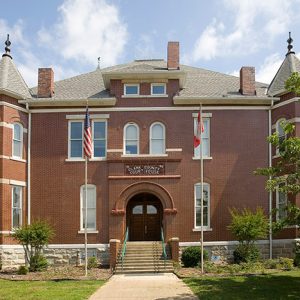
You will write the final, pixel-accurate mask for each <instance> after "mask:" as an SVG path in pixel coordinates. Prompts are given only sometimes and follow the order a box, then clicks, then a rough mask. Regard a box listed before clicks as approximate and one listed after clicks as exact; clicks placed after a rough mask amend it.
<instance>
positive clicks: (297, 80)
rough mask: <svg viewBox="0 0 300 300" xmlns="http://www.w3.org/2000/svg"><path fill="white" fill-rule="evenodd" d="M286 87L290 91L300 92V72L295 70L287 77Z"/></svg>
mask: <svg viewBox="0 0 300 300" xmlns="http://www.w3.org/2000/svg"><path fill="white" fill-rule="evenodd" d="M285 88H286V90H288V91H290V92H293V93H296V94H300V74H299V73H298V72H293V73H292V75H291V76H290V77H289V78H288V79H287V81H286V82H285Z"/></svg>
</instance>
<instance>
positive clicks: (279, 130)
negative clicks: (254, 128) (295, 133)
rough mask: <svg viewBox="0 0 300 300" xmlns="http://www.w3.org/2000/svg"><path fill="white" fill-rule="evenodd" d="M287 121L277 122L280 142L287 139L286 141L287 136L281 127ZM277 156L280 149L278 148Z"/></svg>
mask: <svg viewBox="0 0 300 300" xmlns="http://www.w3.org/2000/svg"><path fill="white" fill-rule="evenodd" d="M284 121H286V120H285V119H279V120H278V121H277V122H276V132H277V133H278V137H279V141H280V142H283V141H284V140H285V139H286V134H285V132H284V130H283V128H282V126H281V123H282V122H284ZM276 154H277V155H278V154H279V148H278V147H277V148H276Z"/></svg>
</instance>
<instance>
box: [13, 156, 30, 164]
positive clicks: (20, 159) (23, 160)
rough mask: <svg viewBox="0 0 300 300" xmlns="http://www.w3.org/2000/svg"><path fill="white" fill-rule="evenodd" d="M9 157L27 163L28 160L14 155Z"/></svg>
mask: <svg viewBox="0 0 300 300" xmlns="http://www.w3.org/2000/svg"><path fill="white" fill-rule="evenodd" d="M9 159H10V160H14V161H19V162H22V163H26V162H27V161H26V160H25V159H22V158H18V157H14V156H11V157H10V158H9Z"/></svg>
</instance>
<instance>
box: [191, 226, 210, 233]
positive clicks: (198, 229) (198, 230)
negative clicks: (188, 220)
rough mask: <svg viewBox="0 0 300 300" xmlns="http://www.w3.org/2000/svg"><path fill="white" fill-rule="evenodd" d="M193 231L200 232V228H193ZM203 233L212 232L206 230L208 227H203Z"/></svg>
mask: <svg viewBox="0 0 300 300" xmlns="http://www.w3.org/2000/svg"><path fill="white" fill-rule="evenodd" d="M193 231H194V232H200V231H201V228H198V227H197V228H193ZM203 231H212V228H208V227H204V226H203Z"/></svg>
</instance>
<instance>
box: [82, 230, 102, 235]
mask: <svg viewBox="0 0 300 300" xmlns="http://www.w3.org/2000/svg"><path fill="white" fill-rule="evenodd" d="M78 233H79V234H84V233H85V231H84V230H78ZM89 233H99V231H98V230H87V234H89Z"/></svg>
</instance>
